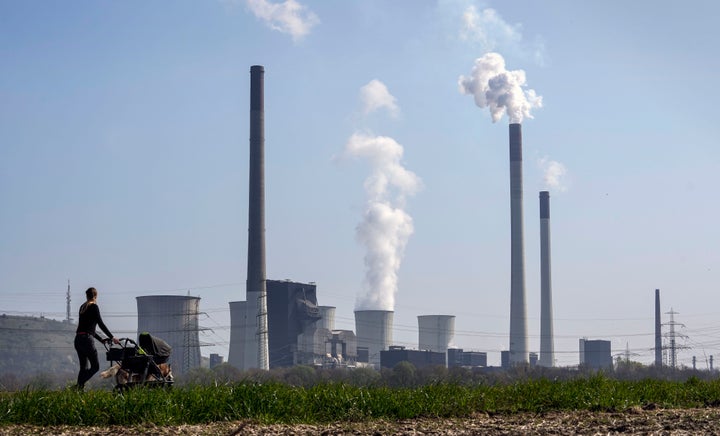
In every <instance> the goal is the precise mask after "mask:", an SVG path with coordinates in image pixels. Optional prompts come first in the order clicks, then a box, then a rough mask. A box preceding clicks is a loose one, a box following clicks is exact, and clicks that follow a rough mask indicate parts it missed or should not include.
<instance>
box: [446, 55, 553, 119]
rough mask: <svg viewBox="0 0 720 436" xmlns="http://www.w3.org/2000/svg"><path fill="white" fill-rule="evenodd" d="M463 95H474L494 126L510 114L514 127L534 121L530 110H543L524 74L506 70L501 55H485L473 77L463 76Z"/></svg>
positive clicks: (476, 67) (521, 71)
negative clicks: (504, 115)
mask: <svg viewBox="0 0 720 436" xmlns="http://www.w3.org/2000/svg"><path fill="white" fill-rule="evenodd" d="M458 85H459V87H460V92H461V93H462V94H468V95H472V96H473V97H474V98H475V104H476V105H478V106H479V107H481V108H488V109H489V110H490V115H491V117H492V120H493V123H494V122H496V121H498V120H499V119H500V118H502V116H503V114H507V116H508V118H509V120H510V122H511V123H521V122H522V120H523V119H524V118H526V117H527V118H532V115H531V114H530V110H531V109H533V108H539V107H542V97H541V96H539V95H537V94H536V93H535V91H534V90H532V89H525V88H526V78H525V71H523V70H514V71H508V70H506V69H505V59H503V57H502V56H501V55H500V54H498V53H486V54H485V55H483V56H482V57H480V58H478V59H476V60H475V65H474V66H473V69H472V72H471V73H470V76H468V77H465V76H460V79H459V80H458Z"/></svg>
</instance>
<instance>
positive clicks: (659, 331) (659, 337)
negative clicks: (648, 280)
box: [655, 289, 662, 368]
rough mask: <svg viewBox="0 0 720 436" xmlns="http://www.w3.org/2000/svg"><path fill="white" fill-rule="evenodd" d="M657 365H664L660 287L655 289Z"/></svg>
mask: <svg viewBox="0 0 720 436" xmlns="http://www.w3.org/2000/svg"><path fill="white" fill-rule="evenodd" d="M655 366H656V367H658V368H659V367H661V366H662V322H661V318H660V289H655Z"/></svg>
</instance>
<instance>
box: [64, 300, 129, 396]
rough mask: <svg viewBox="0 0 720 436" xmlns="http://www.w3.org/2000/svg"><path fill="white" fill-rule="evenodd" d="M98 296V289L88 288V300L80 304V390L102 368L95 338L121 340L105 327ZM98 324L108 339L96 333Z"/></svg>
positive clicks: (76, 347)
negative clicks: (88, 366) (88, 365)
mask: <svg viewBox="0 0 720 436" xmlns="http://www.w3.org/2000/svg"><path fill="white" fill-rule="evenodd" d="M97 296H98V292H97V289H95V288H88V290H87V291H85V297H86V298H87V301H86V302H84V303H83V304H82V305H81V306H80V317H79V321H78V328H77V331H76V332H75V350H76V351H77V354H78V359H80V372H79V373H78V379H77V388H78V390H83V389H84V388H85V382H87V381H88V380H90V378H92V376H93V375H95V373H96V372H98V370H99V369H100V362H98V354H97V350H96V349H95V342H94V341H93V338H95V339H97V340H98V341H100V342H110V341H112V342H114V343H116V344H117V343H119V342H120V341H118V340H117V339H116V338H114V337H113V335H112V333H110V330H108V328H107V327H105V323H104V322H103V321H102V318H101V317H100V308H99V307H98V305H97ZM96 326H100V329H101V330H102V331H103V332H105V334H106V335H107V339H103V338H102V337H100V336H99V335H98V334H97V333H95V327H96ZM88 362H90V368H87V364H88Z"/></svg>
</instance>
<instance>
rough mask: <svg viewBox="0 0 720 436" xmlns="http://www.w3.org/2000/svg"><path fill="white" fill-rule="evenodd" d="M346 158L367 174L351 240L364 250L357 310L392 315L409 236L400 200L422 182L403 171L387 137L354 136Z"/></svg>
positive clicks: (394, 146) (408, 223)
mask: <svg viewBox="0 0 720 436" xmlns="http://www.w3.org/2000/svg"><path fill="white" fill-rule="evenodd" d="M345 153H346V154H347V155H349V156H353V157H356V158H362V159H365V160H367V161H368V163H369V164H370V167H371V168H372V173H371V174H370V176H368V178H367V179H366V180H365V191H366V194H367V200H366V207H365V211H364V212H363V217H362V221H361V222H360V223H359V224H358V226H357V228H356V234H355V236H356V239H357V240H358V242H359V243H360V244H362V245H363V246H364V247H365V259H364V260H365V283H364V285H365V293H364V294H363V295H359V296H358V300H357V303H356V309H358V310H363V309H374V310H393V309H394V307H395V294H396V293H397V289H398V270H399V269H400V263H401V261H402V257H403V254H404V252H405V246H406V244H407V242H408V239H409V238H410V236H411V235H412V234H413V231H414V227H413V220H412V217H411V216H410V215H409V214H408V213H407V212H405V210H404V206H405V199H406V197H407V196H409V195H413V194H415V193H416V192H417V191H418V190H419V189H420V188H421V186H422V181H421V180H420V178H419V177H418V176H417V175H415V173H413V172H412V171H409V170H407V169H406V168H405V167H403V166H402V163H401V159H402V156H403V147H402V145H400V144H398V143H397V142H396V141H395V140H394V139H392V138H390V137H387V136H371V135H366V134H361V133H355V134H354V135H352V136H351V137H350V139H349V140H348V142H347V144H346V145H345Z"/></svg>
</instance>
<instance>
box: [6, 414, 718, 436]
mask: <svg viewBox="0 0 720 436" xmlns="http://www.w3.org/2000/svg"><path fill="white" fill-rule="evenodd" d="M39 434H42V435H126V434H127V435H233V436H234V435H297V436H299V435H323V436H324V435H328V436H329V435H373V436H376V435H423V434H446V435H490V436H493V435H618V434H622V435H720V409H687V410H642V409H639V408H638V409H630V410H627V411H625V412H623V413H605V412H603V413H600V412H552V413H547V414H523V413H519V414H512V415H487V414H478V415H475V416H472V417H470V418H462V419H459V418H458V419H431V418H421V419H412V420H402V421H392V422H390V421H370V422H356V423H350V422H340V423H333V424H324V425H260V424H257V423H254V422H251V421H235V422H218V423H212V424H206V425H181V426H166V427H158V426H154V425H144V426H134V427H119V426H111V427H78V426H58V427H36V426H26V425H20V426H0V435H39Z"/></svg>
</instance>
